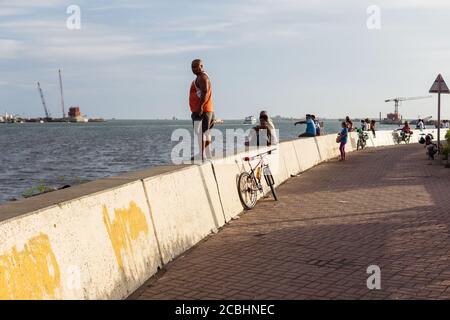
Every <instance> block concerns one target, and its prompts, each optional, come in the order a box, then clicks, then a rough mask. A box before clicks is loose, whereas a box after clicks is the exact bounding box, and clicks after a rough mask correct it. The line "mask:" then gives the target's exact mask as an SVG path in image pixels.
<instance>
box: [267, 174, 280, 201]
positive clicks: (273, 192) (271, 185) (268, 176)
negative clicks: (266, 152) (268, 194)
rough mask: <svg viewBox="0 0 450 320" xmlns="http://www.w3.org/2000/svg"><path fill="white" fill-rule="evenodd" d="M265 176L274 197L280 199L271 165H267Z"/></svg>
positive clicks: (276, 199)
mask: <svg viewBox="0 0 450 320" xmlns="http://www.w3.org/2000/svg"><path fill="white" fill-rule="evenodd" d="M264 177H265V178H266V182H267V185H268V186H269V187H270V191H272V195H273V198H274V199H275V201H278V197H277V193H276V192H275V187H274V185H275V181H274V179H273V175H272V172H271V171H270V169H269V167H266V168H265V170H264Z"/></svg>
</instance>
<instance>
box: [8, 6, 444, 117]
mask: <svg viewBox="0 0 450 320" xmlns="http://www.w3.org/2000/svg"><path fill="white" fill-rule="evenodd" d="M71 5H77V6H78V7H79V8H80V29H69V28H68V27H67V20H68V19H70V17H71V13H69V14H68V13H67V8H68V7H69V6H71ZM373 5H375V6H377V8H379V12H380V15H374V11H371V10H369V12H368V8H369V7H370V6H373ZM369 9H370V8H369ZM378 17H379V19H378ZM374 18H375V19H378V20H376V21H377V23H378V24H377V26H379V28H373V27H370V28H369V27H368V21H369V22H370V21H372V22H373V21H374V20H373V19H374ZM370 25H371V26H373V23H372V24H370ZM448 30H450V2H449V1H445V0H442V1H441V0H428V1H417V0H394V1H393V0H371V1H366V0H341V1H336V0H333V1H325V0H297V1H295V0H226V1H225V0H222V1H218V0H214V1H213V0H190V1H186V0H164V1H163V0H159V1H149V0H146V1H138V0H127V1H116V0H111V1H105V0H79V1H77V0H69V1H66V0H39V1H36V0H0V114H1V113H4V112H5V111H7V112H9V113H13V114H17V115H22V116H26V117H28V116H31V117H34V116H43V115H44V114H43V113H44V111H43V107H42V105H41V102H40V97H39V93H38V91H37V88H36V82H37V81H39V82H40V83H41V86H42V88H43V90H44V95H45V98H46V101H47V105H48V108H49V109H50V112H51V114H52V115H53V116H54V117H60V116H61V113H62V111H61V104H60V98H59V82H58V69H61V70H62V75H63V82H64V99H65V104H66V108H68V107H69V106H71V105H77V106H80V108H81V111H82V113H83V114H86V115H88V116H89V117H105V118H108V119H109V118H118V119H164V118H171V117H172V116H175V117H177V118H180V119H188V118H189V117H190V111H189V106H188V91H189V87H190V84H191V81H192V80H193V79H194V75H193V74H192V72H191V70H190V64H191V61H192V60H193V59H195V58H201V59H202V60H203V61H204V65H205V69H206V71H207V72H208V74H209V75H210V78H211V81H212V85H213V100H214V104H215V109H216V110H215V111H216V116H217V117H219V118H222V119H241V118H244V117H245V116H248V115H257V113H258V112H259V110H262V109H264V110H267V111H268V112H269V114H271V115H282V116H287V117H302V116H304V114H306V113H314V114H316V115H317V116H318V117H326V118H343V117H344V116H346V115H349V116H351V117H353V118H356V117H370V118H378V117H379V113H380V112H381V113H382V115H383V117H384V116H385V115H386V113H388V112H391V111H393V108H394V106H393V103H385V102H384V100H385V99H388V98H393V97H410V96H426V95H428V90H429V89H430V87H431V85H432V83H433V81H434V80H435V78H436V76H437V75H438V74H439V73H441V74H442V76H443V77H444V79H447V80H448V81H449V84H450V35H449V32H448ZM442 103H443V104H442V117H443V118H450V97H449V96H444V97H443V98H442ZM436 111H437V97H436V96H435V95H433V97H432V98H429V99H423V100H417V101H406V102H404V103H402V105H401V106H400V112H401V113H402V114H403V116H404V117H406V118H417V117H418V116H422V117H425V116H433V118H436Z"/></svg>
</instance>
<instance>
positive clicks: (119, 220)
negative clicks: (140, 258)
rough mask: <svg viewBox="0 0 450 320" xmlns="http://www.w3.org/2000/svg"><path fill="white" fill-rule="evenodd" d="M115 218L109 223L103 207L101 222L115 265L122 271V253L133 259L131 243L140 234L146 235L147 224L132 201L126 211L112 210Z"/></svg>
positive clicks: (139, 209) (140, 211) (105, 209)
mask: <svg viewBox="0 0 450 320" xmlns="http://www.w3.org/2000/svg"><path fill="white" fill-rule="evenodd" d="M114 213H115V217H114V219H113V221H111V219H110V217H109V213H108V209H107V208H106V206H103V221H104V222H105V226H106V230H107V231H108V235H109V238H110V240H111V244H112V246H113V248H114V253H115V255H116V259H117V263H118V265H119V267H120V269H121V270H122V271H124V261H123V258H122V252H124V254H125V255H127V257H131V258H134V253H133V247H132V244H133V241H134V240H136V239H137V238H138V237H139V234H140V233H142V232H143V233H144V234H148V224H147V219H146V218H145V214H144V212H143V211H142V210H141V208H139V207H138V206H137V205H136V203H134V202H133V201H132V202H130V205H129V207H128V208H127V209H114Z"/></svg>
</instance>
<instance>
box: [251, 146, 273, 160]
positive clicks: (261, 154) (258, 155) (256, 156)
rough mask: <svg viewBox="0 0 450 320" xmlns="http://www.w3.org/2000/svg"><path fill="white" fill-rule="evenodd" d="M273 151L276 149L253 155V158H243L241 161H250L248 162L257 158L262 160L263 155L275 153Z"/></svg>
mask: <svg viewBox="0 0 450 320" xmlns="http://www.w3.org/2000/svg"><path fill="white" fill-rule="evenodd" d="M275 150H277V148H274V149H272V150H269V151H266V152H263V153H260V154H257V155H255V156H253V157H245V158H243V159H244V161H250V160H253V159H255V158H258V157H261V158H262V156H264V155H266V154H268V153H271V152H272V151H275Z"/></svg>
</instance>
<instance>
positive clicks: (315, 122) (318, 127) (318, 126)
mask: <svg viewBox="0 0 450 320" xmlns="http://www.w3.org/2000/svg"><path fill="white" fill-rule="evenodd" d="M311 119H312V120H313V121H314V125H315V126H316V136H320V122H319V119H317V118H316V116H315V115H313V114H312V115H311Z"/></svg>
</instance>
